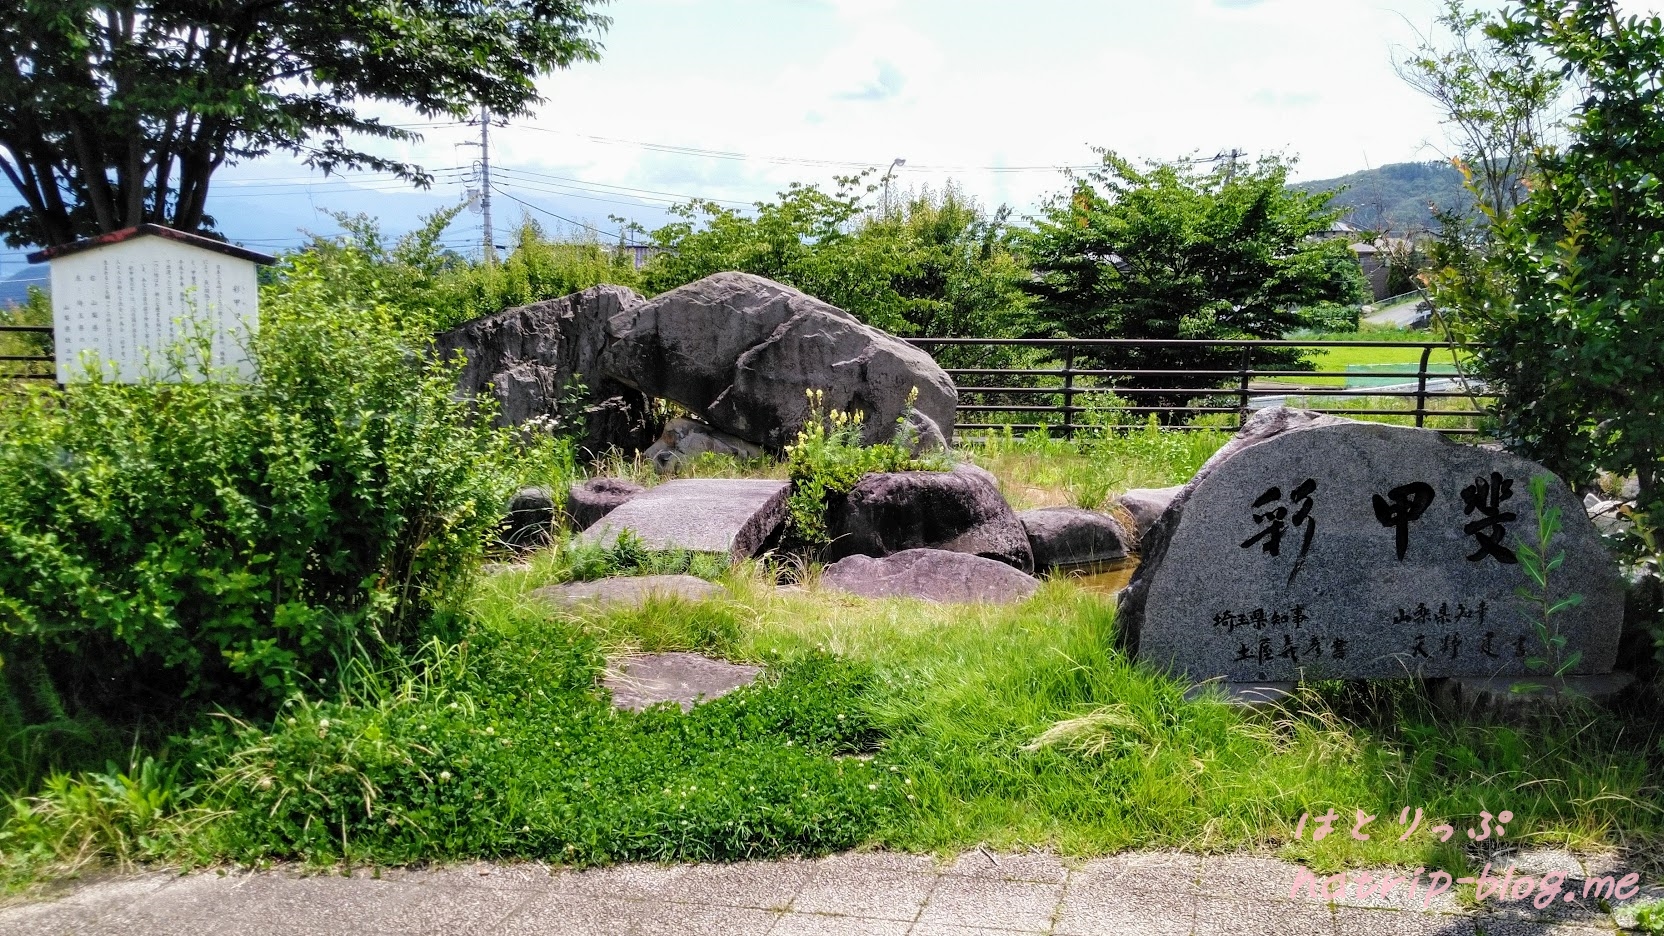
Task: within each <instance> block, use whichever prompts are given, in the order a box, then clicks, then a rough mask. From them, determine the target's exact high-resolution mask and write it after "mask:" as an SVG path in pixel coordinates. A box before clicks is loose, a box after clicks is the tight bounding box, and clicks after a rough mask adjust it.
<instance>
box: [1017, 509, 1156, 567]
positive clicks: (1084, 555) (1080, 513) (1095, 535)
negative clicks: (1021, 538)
mask: <svg viewBox="0 0 1664 936" xmlns="http://www.w3.org/2000/svg"><path fill="white" fill-rule="evenodd" d="M1017 519H1018V520H1019V521H1020V522H1021V523H1022V525H1023V530H1024V531H1025V532H1026V533H1027V534H1028V545H1029V549H1030V550H1032V551H1033V553H1034V567H1035V568H1036V569H1063V570H1065V571H1067V570H1069V569H1079V568H1084V567H1088V566H1093V565H1097V564H1098V563H1102V562H1115V561H1118V560H1121V559H1125V558H1127V541H1128V539H1129V537H1128V536H1127V532H1126V531H1125V530H1123V529H1121V524H1119V523H1117V522H1116V521H1115V518H1114V517H1107V516H1105V515H1103V514H1101V513H1098V512H1097V511H1095V510H1084V509H1082V508H1080V507H1041V508H1039V509H1038V510H1025V511H1023V512H1022V513H1020V514H1018V515H1017Z"/></svg>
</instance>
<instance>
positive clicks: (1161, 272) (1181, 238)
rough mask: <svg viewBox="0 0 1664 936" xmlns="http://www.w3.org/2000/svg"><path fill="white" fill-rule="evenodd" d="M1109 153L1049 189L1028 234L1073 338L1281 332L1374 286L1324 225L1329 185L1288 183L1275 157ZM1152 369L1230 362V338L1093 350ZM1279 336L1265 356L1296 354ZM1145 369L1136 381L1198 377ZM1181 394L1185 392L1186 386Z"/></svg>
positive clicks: (1050, 304) (1051, 301)
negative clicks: (1223, 160)
mask: <svg viewBox="0 0 1664 936" xmlns="http://www.w3.org/2000/svg"><path fill="white" fill-rule="evenodd" d="M1100 152H1101V153H1102V155H1103V167H1102V168H1099V169H1095V170H1092V171H1091V172H1089V173H1087V174H1085V175H1084V176H1080V177H1076V178H1075V179H1074V185H1073V187H1072V188H1071V189H1070V190H1069V191H1068V192H1066V193H1064V194H1062V195H1057V196H1054V197H1052V198H1051V199H1050V200H1049V201H1047V203H1046V205H1045V207H1044V209H1043V210H1042V213H1041V215H1040V216H1039V217H1038V218H1036V219H1035V226H1034V229H1033V230H1032V231H1031V232H1029V233H1027V234H1026V235H1025V236H1024V237H1023V244H1024V246H1025V247H1026V250H1027V255H1028V258H1029V261H1030V263H1031V264H1032V266H1033V269H1034V272H1035V274H1036V276H1035V278H1034V280H1033V282H1032V283H1031V284H1030V288H1031V289H1032V290H1033V291H1034V293H1035V294H1036V296H1037V297H1038V299H1039V301H1040V307H1039V311H1038V315H1039V318H1040V319H1041V321H1042V322H1043V323H1044V326H1045V327H1046V328H1047V329H1048V330H1049V331H1050V332H1051V333H1052V334H1054V335H1056V336H1059V337H1073V338H1165V339H1182V338H1196V339H1237V338H1243V339H1275V338H1281V337H1283V336H1284V335H1286V334H1287V333H1288V332H1290V331H1292V330H1295V329H1299V328H1305V327H1312V326H1323V325H1326V324H1329V323H1326V322H1319V321H1315V320H1314V318H1313V313H1312V312H1311V311H1310V310H1312V309H1317V308H1320V307H1323V306H1325V305H1329V306H1330V307H1332V305H1333V304H1335V303H1341V304H1353V305H1355V304H1357V303H1360V302H1362V301H1364V299H1365V298H1366V297H1367V293H1366V292H1365V284H1364V281H1363V275H1362V272H1361V271H1360V269H1359V267H1358V262H1357V259H1356V258H1355V257H1354V256H1353V254H1352V251H1351V250H1350V249H1349V248H1348V246H1347V244H1346V242H1345V241H1344V240H1342V239H1339V238H1330V237H1327V236H1325V235H1327V234H1328V232H1329V229H1330V225H1331V224H1332V223H1333V222H1334V221H1335V220H1336V219H1337V218H1338V217H1339V214H1340V211H1339V209H1337V208H1335V207H1334V206H1333V205H1332V204H1331V203H1330V200H1331V198H1332V193H1328V192H1324V193H1305V192H1299V191H1294V190H1291V189H1290V188H1288V186H1287V181H1288V165H1287V164H1286V163H1284V162H1283V161H1282V160H1280V159H1277V158H1272V157H1268V158H1265V159H1261V160H1260V161H1259V162H1257V163H1256V164H1254V165H1252V166H1237V165H1226V164H1219V165H1216V166H1214V167H1213V168H1212V169H1210V170H1206V171H1202V170H1199V169H1198V168H1196V166H1195V165H1194V164H1192V163H1190V162H1188V161H1180V162H1171V163H1155V164H1151V165H1150V166H1149V167H1147V168H1142V169H1141V168H1138V167H1136V166H1134V165H1133V164H1132V163H1131V162H1129V161H1128V160H1126V159H1123V158H1122V157H1120V156H1118V155H1116V154H1115V153H1113V152H1110V151H1108V150H1101V151H1100ZM1093 357H1095V358H1096V359H1097V360H1098V361H1099V362H1100V363H1102V364H1104V365H1113V366H1118V367H1139V368H1149V369H1178V368H1188V369H1220V368H1226V369H1228V368H1231V367H1234V366H1236V364H1237V362H1238V359H1239V356H1238V352H1236V351H1234V350H1224V349H1217V348H1213V349H1199V348H1148V349H1142V348H1126V349H1116V350H1115V351H1113V352H1110V351H1103V352H1097V353H1095V354H1094V355H1093ZM1294 360H1296V358H1295V357H1294V356H1293V355H1291V354H1289V353H1287V352H1280V351H1276V350H1273V349H1259V350H1257V351H1256V352H1255V356H1254V361H1255V362H1256V363H1257V364H1266V363H1277V362H1292V361H1294ZM1196 381H1197V378H1196V377H1189V376H1186V377H1177V378H1163V377H1149V378H1144V379H1141V380H1139V381H1136V382H1135V384H1136V385H1137V386H1142V387H1154V388H1160V387H1183V386H1187V385H1194V384H1195V382H1196ZM1181 396H1182V395H1181Z"/></svg>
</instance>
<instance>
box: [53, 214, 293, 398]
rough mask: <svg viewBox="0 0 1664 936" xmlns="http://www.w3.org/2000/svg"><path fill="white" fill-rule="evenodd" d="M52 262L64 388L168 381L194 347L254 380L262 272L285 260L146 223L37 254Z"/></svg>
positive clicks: (55, 336) (55, 330)
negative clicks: (251, 344)
mask: <svg viewBox="0 0 1664 936" xmlns="http://www.w3.org/2000/svg"><path fill="white" fill-rule="evenodd" d="M29 262H30V263H42V262H50V265H51V267H50V268H51V282H52V324H53V336H52V337H53V346H54V347H55V348H56V349H57V356H58V379H59V380H61V381H73V380H82V379H86V377H87V374H88V368H89V367H94V368H98V369H101V370H102V372H103V374H104V377H105V379H106V380H116V381H121V382H123V383H133V382H136V381H137V380H139V379H140V378H141V377H143V376H147V375H148V376H153V377H158V378H160V377H164V376H166V375H167V372H168V366H167V362H168V355H169V353H170V352H172V351H173V350H174V349H176V348H180V347H182V345H183V344H184V343H186V342H187V339H190V338H192V337H193V336H195V337H202V338H205V339H207V340H208V342H209V344H208V348H209V360H208V361H206V362H199V363H207V364H209V365H211V366H212V367H214V368H215V369H216V370H222V371H225V372H228V373H237V374H241V375H243V376H248V375H250V374H252V372H253V367H252V365H251V364H250V363H249V360H248V355H247V345H248V340H249V337H250V336H252V335H253V334H254V332H255V330H256V329H257V328H258V326H259V305H258V303H259V292H258V285H257V282H256V277H255V267H256V265H258V264H269V263H274V262H276V258H274V257H269V256H267V255H265V254H262V253H256V252H254V251H252V250H246V249H244V248H242V247H237V246H235V245H232V244H227V243H224V242H221V241H217V240H213V239H211V238H207V237H203V236H201V235H200V234H189V233H186V232H184V231H176V230H174V229H172V228H167V227H162V226H161V225H157V224H141V225H139V226H138V227H131V228H126V229H124V230H120V231H113V232H111V233H109V234H102V235H99V236H98V237H91V238H87V239H86V240H80V241H76V242H74V243H72V244H63V245H60V246H57V247H49V248H47V249H46V250H42V251H39V252H36V253H32V254H30V255H29Z"/></svg>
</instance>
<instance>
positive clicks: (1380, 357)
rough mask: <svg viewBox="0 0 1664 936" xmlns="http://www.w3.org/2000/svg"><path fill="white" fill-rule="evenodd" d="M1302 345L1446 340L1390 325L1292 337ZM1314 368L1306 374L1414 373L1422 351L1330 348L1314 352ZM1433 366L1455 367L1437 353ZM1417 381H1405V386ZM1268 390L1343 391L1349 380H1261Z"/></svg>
mask: <svg viewBox="0 0 1664 936" xmlns="http://www.w3.org/2000/svg"><path fill="white" fill-rule="evenodd" d="M1290 337H1292V338H1295V339H1297V340H1300V341H1413V342H1425V341H1442V340H1443V338H1442V337H1441V336H1440V335H1438V334H1436V333H1434V332H1430V331H1423V330H1415V329H1408V328H1400V327H1397V326H1390V325H1369V324H1367V323H1366V324H1364V325H1362V326H1360V327H1359V329H1358V330H1357V331H1349V332H1313V333H1309V334H1299V335H1293V336H1290ZM1311 358H1312V366H1311V367H1309V368H1304V369H1306V370H1323V371H1344V370H1346V369H1347V368H1348V367H1359V366H1366V367H1381V368H1384V367H1388V366H1392V365H1402V366H1403V369H1404V370H1405V371H1414V370H1415V369H1416V366H1417V365H1418V364H1420V362H1421V350H1420V349H1418V348H1330V349H1328V350H1325V351H1315V352H1312V354H1311ZM1428 363H1429V364H1430V365H1449V364H1451V363H1452V361H1451V356H1450V352H1448V351H1440V350H1435V351H1434V352H1433V355H1432V357H1431V358H1430V359H1429V361H1428ZM1413 379H1414V378H1405V380H1406V382H1408V381H1410V380H1413ZM1258 383H1260V384H1264V385H1266V386H1284V385H1287V386H1291V387H1344V386H1345V385H1346V378H1344V377H1340V376H1335V377H1289V378H1277V377H1271V378H1262V379H1261V380H1260V381H1258Z"/></svg>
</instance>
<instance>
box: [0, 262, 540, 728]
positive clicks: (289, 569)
mask: <svg viewBox="0 0 1664 936" xmlns="http://www.w3.org/2000/svg"><path fill="white" fill-rule="evenodd" d="M350 262H353V258H352V256H351V255H350V254H348V255H344V256H338V257H334V258H332V257H330V256H326V255H322V254H318V253H315V252H314V253H305V254H300V255H297V256H296V257H294V258H292V259H291V260H290V261H289V263H288V265H287V266H286V267H285V268H283V269H282V270H281V271H279V277H278V282H277V283H276V284H275V285H273V286H270V287H268V288H267V289H266V290H265V292H264V295H263V297H262V310H263V313H262V319H263V321H262V326H261V330H260V334H259V335H258V337H257V338H256V339H255V341H254V343H253V347H252V349H251V354H252V357H253V359H254V360H255V362H256V367H257V370H258V375H259V376H258V379H257V380H255V381H252V382H249V383H222V382H212V381H205V380H204V381H192V380H186V381H184V382H180V383H162V382H157V381H153V380H146V381H144V382H141V383H137V384H132V385H124V384H116V383H109V382H104V381H101V380H96V379H95V380H88V381H86V382H78V383H73V384H71V385H69V386H68V387H67V388H64V389H61V390H60V389H51V388H47V389H37V390H35V391H34V392H31V393H27V394H21V395H16V396H15V398H13V399H11V400H10V401H9V402H7V403H6V404H5V405H0V653H3V654H4V657H5V658H6V660H7V661H8V662H9V661H11V660H12V659H14V658H19V657H22V658H29V657H38V658H39V659H41V660H44V661H46V662H47V663H48V664H49V669H50V672H51V673H52V677H53V678H52V683H53V686H54V687H55V688H56V690H57V691H59V692H60V693H62V694H63V695H64V696H65V697H66V699H67V700H68V701H71V702H75V703H80V704H91V705H92V706H93V707H94V708H95V709H99V710H104V711H112V710H120V711H122V712H123V713H124V714H129V713H130V712H131V711H132V709H133V706H134V705H135V704H136V705H137V707H138V709H139V710H141V711H142V710H145V709H152V708H155V707H160V706H167V705H171V707H172V708H175V709H176V708H177V705H178V699H179V698H180V696H181V694H183V695H187V696H197V697H200V698H202V699H204V700H209V701H213V702H217V703H221V704H228V705H238V704H245V703H254V704H266V703H270V702H273V701H275V700H277V699H280V698H283V697H285V696H287V695H289V694H290V693H291V692H293V691H294V690H295V689H296V688H297V687H298V686H300V685H303V684H305V682H306V681H307V680H308V679H323V678H326V677H328V676H329V675H330V674H331V672H332V671H333V670H334V668H335V666H336V662H335V661H336V660H337V659H339V658H342V657H344V656H346V655H348V654H350V653H352V652H354V648H355V647H362V648H366V649H369V650H371V651H375V650H378V649H379V648H381V647H383V646H389V645H394V646H396V645H408V644H410V643H412V642H413V640H414V638H415V637H416V636H417V634H418V632H419V630H420V628H421V625H422V623H423V622H424V621H425V620H427V619H428V618H429V615H430V614H431V612H432V611H433V610H434V609H435V608H437V607H439V606H440V605H441V604H443V603H444V602H446V600H447V599H449V598H450V597H451V596H453V595H455V594H457V592H458V589H459V588H460V586H462V584H463V583H464V578H465V574H466V573H467V572H468V571H469V569H470V568H471V564H472V561H473V560H474V559H475V558H476V556H477V555H478V553H479V551H480V550H481V548H482V545H483V542H484V539H485V536H486V534H487V533H488V532H489V531H490V530H491V529H492V528H493V526H494V525H495V523H496V522H497V520H498V518H499V516H500V510H501V507H502V505H503V504H504V503H505V501H506V498H507V494H508V492H509V490H510V489H511V487H512V484H513V482H514V480H515V478H514V476H513V472H512V471H511V470H510V461H511V456H513V455H514V453H515V445H516V443H515V442H514V440H513V438H512V437H511V436H510V435H509V434H508V433H506V432H503V431H500V430H495V429H491V428H489V427H487V426H486V424H485V423H484V422H483V421H481V420H477V419H475V418H474V417H473V413H472V411H471V409H470V407H469V405H467V404H465V403H462V402H459V401H456V400H453V399H452V393H453V391H454V388H455V380H454V374H453V371H452V370H451V369H450V368H449V367H447V366H441V365H437V364H433V363H431V362H430V360H429V358H428V357H427V356H426V354H425V353H424V351H425V348H426V347H427V345H426V341H427V339H426V332H425V330H424V329H423V326H422V325H421V323H415V324H414V325H413V324H412V323H409V322H407V321H405V318H406V317H405V316H404V314H403V311H402V310H401V309H399V308H397V307H395V306H392V305H389V304H387V303H385V302H384V301H383V300H382V296H381V295H379V294H377V293H374V292H357V293H352V294H343V292H342V291H341V290H340V289H339V286H338V284H339V281H340V280H341V279H343V278H345V277H346V274H344V273H343V271H342V269H341V265H342V264H346V263H350ZM348 272H350V271H348ZM189 350H190V349H183V350H182V352H181V353H180V354H177V355H175V358H174V360H173V362H172V365H173V366H174V367H176V368H181V369H189V368H190V363H189V361H188V360H187V358H188V356H189V355H188V354H187V353H186V352H188V351H189ZM197 376H200V375H197ZM141 693H148V695H142V694H141ZM170 700H171V703H170Z"/></svg>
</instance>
